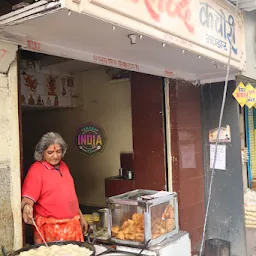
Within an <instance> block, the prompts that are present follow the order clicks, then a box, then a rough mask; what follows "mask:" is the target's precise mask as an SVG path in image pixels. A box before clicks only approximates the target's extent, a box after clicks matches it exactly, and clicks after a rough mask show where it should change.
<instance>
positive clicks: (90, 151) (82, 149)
mask: <svg viewBox="0 0 256 256" xmlns="http://www.w3.org/2000/svg"><path fill="white" fill-rule="evenodd" d="M73 142H74V146H75V148H76V149H77V151H78V152H79V153H81V154H83V155H85V156H87V157H92V156H95V155H98V154H100V153H102V152H103V151H104V148H105V146H106V143H107V136H106V134H105V131H104V129H103V128H102V127H101V126H99V125H97V124H94V123H86V124H84V125H81V126H80V127H78V128H77V130H76V132H75V135H74V138H73Z"/></svg>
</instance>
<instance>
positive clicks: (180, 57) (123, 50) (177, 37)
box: [0, 0, 246, 251]
mask: <svg viewBox="0 0 256 256" xmlns="http://www.w3.org/2000/svg"><path fill="white" fill-rule="evenodd" d="M235 13H236V12H235V8H234V7H233V6H232V5H231V4H228V3H226V2H224V1H217V2H216V1H208V0H207V1H205V2H199V1H191V2H190V1H185V2H184V4H183V5H181V4H180V3H179V2H178V1H177V2H176V1H174V2H172V1H167V2H165V1H158V2H157V1H120V0H108V1H104V0H92V1H71V0H67V1H50V2H49V1H38V2H36V3H34V4H31V5H28V6H27V7H24V8H22V9H20V10H17V11H15V12H13V13H9V14H6V15H3V16H2V17H0V28H1V33H0V36H1V40H3V42H2V43H1V53H2V54H1V56H0V59H1V60H2V61H1V65H3V67H2V69H1V71H2V73H3V79H4V82H5V83H3V84H5V90H6V92H5V93H6V94H5V95H4V96H3V98H6V99H5V101H3V102H5V103H3V104H5V105H4V106H3V108H7V109H8V111H11V112H10V113H8V115H7V116H3V119H4V120H8V122H9V123H10V125H11V124H12V125H11V127H12V129H13V130H11V131H8V133H10V132H11V133H10V134H9V135H8V134H6V135H4V137H3V141H5V139H4V138H8V137H11V136H12V140H11V142H8V143H7V144H6V147H8V151H6V152H5V154H6V155H3V163H8V164H7V166H8V168H9V169H10V170H11V172H12V173H13V174H16V175H13V176H11V175H8V176H9V177H10V180H11V181H10V184H11V192H10V193H9V194H8V195H6V197H8V198H9V197H11V198H12V200H9V201H10V202H11V203H12V204H11V207H10V208H8V209H9V212H8V213H6V214H10V215H13V212H16V213H17V214H15V216H14V217H13V218H14V221H15V223H18V225H17V226H16V227H15V228H14V229H13V230H12V231H13V233H15V238H16V239H14V243H13V244H12V243H10V240H12V239H11V238H9V237H7V238H6V239H7V240H4V241H3V243H6V244H8V245H9V247H14V248H19V247H21V243H22V239H21V218H20V214H19V210H18V209H20V203H19V202H18V200H17V198H19V195H20V187H19V186H18V185H17V184H19V181H20V180H19V179H18V177H20V169H19V168H18V166H19V154H20V152H19V150H18V148H19V146H18V145H19V138H18V136H17V134H18V132H17V131H18V127H19V125H18V124H19V123H18V115H17V113H16V112H15V110H16V111H17V102H18V100H17V97H18V92H17V90H16V89H15V88H16V87H15V84H16V85H17V77H16V75H14V76H13V73H15V70H16V68H17V67H16V59H15V54H16V50H17V47H16V46H15V45H19V46H20V48H21V49H24V50H26V51H31V52H38V53H43V54H48V55H53V56H59V57H63V58H70V59H74V60H78V61H85V62H89V63H94V64H99V65H104V66H108V67H112V68H119V69H123V70H128V71H132V72H133V75H132V76H133V78H132V80H133V81H134V86H133V87H132V90H133V93H134V95H140V97H145V96H144V95H147V93H148V95H154V94H155V95H157V94H158V95H160V94H161V93H162V92H161V91H160V92H159V91H157V90H156V91H154V89H155V88H156V87H154V85H153V84H154V83H155V84H158V85H159V81H158V80H157V78H156V77H155V78H151V77H150V76H148V75H146V74H151V75H154V76H159V77H162V78H165V83H164V92H165V101H164V102H161V101H160V102H157V104H156V105H158V106H161V104H163V103H164V106H161V107H163V108H162V111H163V112H164V113H165V114H164V119H165V120H164V122H163V123H164V124H165V125H164V126H162V128H163V127H164V133H165V134H164V135H165V140H166V141H165V142H166V145H164V149H162V151H164V155H163V156H161V157H163V159H161V161H160V162H161V163H163V162H165V165H163V168H162V167H161V168H160V171H159V173H160V175H159V173H157V172H156V173H155V174H154V175H155V176H154V175H153V174H152V175H151V176H150V178H151V182H152V183H153V184H154V182H153V181H154V177H156V176H157V177H159V176H160V177H161V182H159V183H156V184H155V188H156V189H158V190H161V189H165V188H168V190H169V191H177V192H178V198H179V200H180V201H179V204H180V219H181V220H180V222H181V228H182V229H183V230H187V231H189V233H190V235H191V239H192V245H193V250H195V251H196V250H198V247H199V246H198V245H199V243H200V234H201V231H202V225H203V219H204V218H203V217H204V196H203V194H204V178H203V163H202V158H203V149H202V144H201V142H202V138H201V134H200V132H198V131H201V114H200V113H201V112H200V88H198V85H200V84H206V83H214V82H221V81H224V79H225V74H226V64H227V60H228V55H229V49H230V48H229V47H232V49H231V53H232V55H231V68H230V70H231V71H230V77H229V79H230V80H234V79H235V77H236V75H237V74H238V73H240V72H241V71H243V70H244V68H245V57H246V56H245V50H244V47H245V45H244V28H243V15H242V13H240V12H238V15H237V17H235ZM227 20H228V22H227ZM174 22H175V26H170V24H173V23H174ZM235 23H236V24H237V25H236V26H235V27H234V24H235ZM49 28H50V29H49ZM233 29H235V31H234V32H235V33H234V34H233V38H231V35H232V32H231V31H232V30H233ZM8 61H9V63H8ZM139 73H144V74H145V75H144V74H143V75H142V74H139ZM177 79H180V80H177ZM152 80H154V82H152ZM182 80H185V81H187V82H185V81H182ZM143 83H148V84H150V83H151V84H152V88H151V89H148V92H147V86H146V84H145V85H144V86H143V87H142V86H139V85H141V84H143ZM161 83H162V82H160V84H161ZM136 84H137V86H135V85H136ZM9 95H12V97H10V96H9ZM13 95H16V98H14V97H13ZM159 97H160V96H159ZM145 98H146V97H145ZM145 100H146V99H145ZM140 101H141V100H140V98H139V97H137V98H135V100H134V102H133V104H134V105H135V106H137V107H139V106H140ZM136 104H137V105H136ZM149 105H150V101H149V102H148V105H147V104H145V107H144V109H143V111H148V106H149ZM192 107H193V108H194V114H193V117H194V120H193V121H192V122H193V124H195V125H194V127H191V122H188V121H187V120H188V117H190V116H191V113H189V112H188V111H187V110H186V109H187V108H190V109H191V108H192ZM175 108H176V109H175ZM159 110H160V111H159ZM152 111H156V110H154V109H153V107H152ZM157 111H158V112H161V109H157ZM148 113H149V115H150V112H148ZM6 114H7V113H6ZM141 118H143V112H141V113H140V114H139V115H137V119H141ZM190 121H191V119H190ZM11 122H12V123H11ZM163 123H161V125H163ZM148 124H149V125H150V122H148ZM161 125H160V126H157V129H158V131H159V130H161ZM5 127H6V125H5V123H3V129H2V130H3V131H4V130H5ZM199 127H200V128H199ZM140 128H141V127H140ZM188 129H190V132H191V134H192V135H191V137H189V138H188V137H187V131H188ZM14 131H16V133H15V136H17V138H16V139H15V140H13V138H14V136H13V135H12V134H13V133H14ZM3 134H4V133H3ZM195 134H196V135H195ZM160 135H161V136H163V130H162V134H160ZM177 138H178V139H177ZM160 139H162V137H160ZM156 140H157V138H156ZM154 143H155V142H154V140H152V142H151V144H150V145H149V148H151V147H152V150H151V151H154V150H155V149H154ZM192 144H195V145H196V146H195V147H196V148H195V149H193V145H192ZM3 145H4V143H3ZM191 145H192V146H191ZM161 146H162V145H161ZM137 147H138V148H139V150H138V152H137V153H138V154H137V159H139V156H140V155H141V154H142V153H143V152H145V148H144V145H143V143H141V142H138V144H137ZM191 147H192V149H191ZM177 148H179V149H177ZM180 148H183V150H180ZM191 150H192V151H194V155H193V157H192V160H191V156H189V155H188V154H182V153H181V151H184V152H185V151H186V152H187V151H191ZM156 152H157V150H156ZM22 156H23V155H22V154H21V157H22ZM195 156H196V157H195ZM146 157H149V155H146V154H145V158H144V159H147V158H146ZM154 157H156V158H155V159H158V158H157V156H154ZM188 157H189V159H190V164H189V165H186V159H188ZM181 159H183V160H181ZM193 159H194V160H193ZM9 161H10V164H9ZM157 161H159V159H158V160H156V162H157ZM182 161H183V162H182ZM135 162H136V157H135ZM198 166H200V167H199V168H198ZM16 167H17V168H16ZM3 168H7V167H5V166H4V167H3ZM8 168H7V169H6V172H7V171H8V170H9V169H8ZM137 168H138V169H143V168H145V165H141V161H139V160H137ZM156 168H157V167H156ZM188 169H189V170H190V171H191V172H190V174H189V175H186V174H185V175H184V173H182V170H183V171H184V172H185V171H187V170H188ZM197 169H199V171H198V172H195V170H197ZM166 170H168V172H167V171H166ZM17 175H18V176H17ZM137 177H139V179H138V181H137V184H138V185H137V187H140V188H145V186H146V185H145V183H143V179H144V177H145V173H143V172H142V173H138V175H137ZM193 178H198V179H197V182H195V183H192V182H191V179H193ZM148 181H149V182H150V179H149V180H148ZM6 182H7V184H9V183H8V181H7V180H6ZM188 184H189V189H190V190H194V189H197V188H198V187H199V189H197V192H196V196H195V197H193V198H189V197H188V196H187V194H186V192H185V191H186V189H187V188H186V187H187V185H188ZM199 184H200V185H199ZM14 187H15V190H14V189H13V188H14ZM5 199H6V198H5ZM195 203H198V204H197V207H196V209H194V210H193V209H192V207H191V205H193V204H195ZM188 212H190V214H189V215H193V214H194V215H196V216H200V218H199V220H196V221H195V220H193V221H192V220H191V219H187V215H188ZM192 222H193V224H191V223H192ZM16 229H17V230H18V231H17V230H16Z"/></svg>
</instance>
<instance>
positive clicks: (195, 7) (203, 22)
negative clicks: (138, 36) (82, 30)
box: [90, 0, 245, 60]
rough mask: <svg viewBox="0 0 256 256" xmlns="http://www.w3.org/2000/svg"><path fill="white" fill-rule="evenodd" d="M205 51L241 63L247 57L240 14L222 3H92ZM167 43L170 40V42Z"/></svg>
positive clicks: (207, 0)
mask: <svg viewBox="0 0 256 256" xmlns="http://www.w3.org/2000/svg"><path fill="white" fill-rule="evenodd" d="M90 2H91V3H92V4H95V5H98V6H101V7H103V8H105V9H108V10H110V11H113V12H115V13H118V14H121V15H123V16H126V17H128V18H132V19H134V20H137V21H139V22H142V23H144V24H146V25H149V26H152V27H154V28H157V29H159V30H161V31H163V32H166V37H169V36H170V35H173V36H176V37H179V38H181V39H182V40H184V42H191V43H194V44H196V45H199V46H201V47H203V48H205V49H208V50H211V51H214V52H217V53H219V54H221V55H224V56H229V51H230V47H231V53H232V59H234V60H240V59H241V58H242V57H241V56H242V55H243V53H244V47H245V46H244V20H243V14H242V13H241V12H236V10H235V7H234V6H232V5H230V4H229V3H227V2H226V1H221V0H215V1H214V0H90ZM167 39H168V38H167Z"/></svg>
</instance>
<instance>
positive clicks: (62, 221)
mask: <svg viewBox="0 0 256 256" xmlns="http://www.w3.org/2000/svg"><path fill="white" fill-rule="evenodd" d="M66 151H67V145H66V143H65V141H64V140H63V139H62V137H61V136H60V135H59V134H58V133H53V132H49V133H47V134H45V135H43V137H42V138H41V139H40V141H39V143H38V144H37V146H36V149H35V153H34V158H35V160H36V161H35V162H34V163H33V164H32V166H31V167H30V169H29V171H28V174H27V176H26V178H25V181H24V184H23V187H22V201H21V208H22V214H23V219H24V222H25V223H27V224H32V225H33V221H34V222H35V223H36V226H37V227H38V229H39V231H40V233H41V234H42V236H43V238H44V239H45V241H46V242H53V241H71V240H72V241H81V242H83V241H84V237H83V234H85V233H86V232H87V223H86V221H85V220H84V218H83V215H82V213H81V211H80V209H79V204H78V199H77V195H76V191H75V185H74V180H73V178H72V176H71V174H70V172H69V169H68V166H67V165H66V164H65V163H64V162H63V161H62V158H63V157H64V155H65V153H66ZM34 238H35V243H36V244H38V243H42V242H43V241H42V238H41V237H40V235H39V233H38V231H37V230H36V228H35V229H34Z"/></svg>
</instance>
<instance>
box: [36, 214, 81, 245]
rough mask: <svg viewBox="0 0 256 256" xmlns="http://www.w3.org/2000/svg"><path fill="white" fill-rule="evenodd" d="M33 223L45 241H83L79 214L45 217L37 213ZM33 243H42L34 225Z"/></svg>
mask: <svg viewBox="0 0 256 256" xmlns="http://www.w3.org/2000/svg"><path fill="white" fill-rule="evenodd" d="M35 223H36V225H37V227H38V229H39V231H40V233H41V235H42V236H43V238H44V239H45V241H46V242H55V241H78V242H84V236H83V233H82V229H81V225H80V216H79V215H77V216H75V217H74V218H73V219H62V220H60V219H55V218H52V217H51V218H45V217H42V216H40V215H38V214H36V216H35ZM34 239H35V244H42V243H43V240H42V238H41V236H40V235H39V233H38V231H37V230H36V228H35V227H34Z"/></svg>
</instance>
